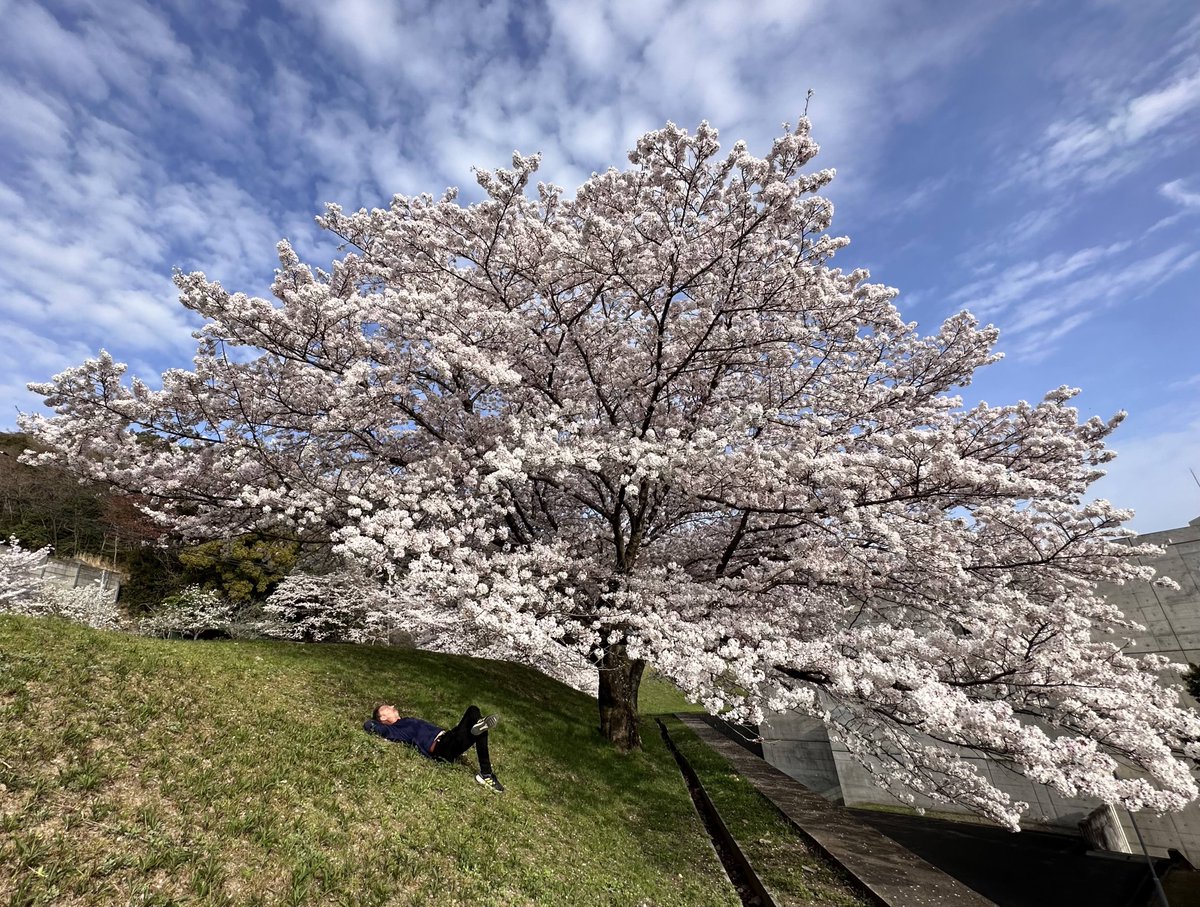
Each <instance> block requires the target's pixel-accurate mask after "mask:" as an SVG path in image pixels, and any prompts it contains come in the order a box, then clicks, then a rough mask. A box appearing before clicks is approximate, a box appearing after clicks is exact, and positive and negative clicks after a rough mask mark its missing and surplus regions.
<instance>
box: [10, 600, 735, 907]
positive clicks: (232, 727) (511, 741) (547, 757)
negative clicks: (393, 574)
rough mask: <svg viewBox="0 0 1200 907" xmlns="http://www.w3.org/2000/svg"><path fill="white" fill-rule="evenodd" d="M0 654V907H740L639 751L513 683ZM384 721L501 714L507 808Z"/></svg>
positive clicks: (210, 651)
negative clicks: (367, 724) (379, 724)
mask: <svg viewBox="0 0 1200 907" xmlns="http://www.w3.org/2000/svg"><path fill="white" fill-rule="evenodd" d="M0 651H2V652H3V653H4V658H2V659H0V740H3V741H4V747H3V748H4V753H3V759H2V761H0V784H3V785H5V786H6V789H5V794H4V798H5V800H4V802H5V808H4V810H3V811H2V812H3V814H2V815H0V903H8V902H9V901H15V902H18V903H87V904H128V903H151V902H153V903H162V904H166V903H187V904H196V905H214V904H226V903H238V904H252V903H261V904H268V903H269V904H277V903H295V904H314V905H316V904H322V905H323V904H363V905H383V904H407V903H427V902H436V903H471V904H480V905H497V907H499V905H560V904H561V905H577V904H588V905H606V904H612V905H622V907H625V905H630V904H642V903H645V904H654V905H657V907H669V905H680V907H682V905H697V907H710V905H711V907H718V905H720V907H735V905H736V904H737V903H738V901H737V897H736V895H735V893H734V892H733V890H732V889H731V888H730V886H729V884H728V882H727V881H726V879H725V877H724V874H723V872H722V871H721V869H720V866H719V865H718V863H717V862H716V860H715V858H714V856H713V853H712V849H711V847H710V845H709V842H708V839H707V836H706V835H705V833H704V831H703V829H702V827H701V826H700V824H699V821H698V820H697V818H696V815H695V811H694V810H693V808H692V804H691V802H690V800H689V798H688V795H687V791H686V788H685V786H684V784H683V782H682V779H681V777H680V775H679V771H678V769H677V768H676V766H675V764H674V760H673V759H672V758H671V756H670V754H669V753H668V752H667V750H666V748H665V746H664V745H663V743H662V740H661V738H660V737H659V735H658V733H657V727H656V726H655V725H653V724H650V725H648V726H646V727H645V728H644V729H643V738H644V740H645V742H646V745H645V749H644V750H643V751H640V752H635V753H631V754H628V755H621V754H619V753H618V752H616V751H615V750H614V749H613V748H612V747H611V746H609V745H608V744H607V743H606V742H605V741H604V739H603V738H602V737H601V736H600V734H599V733H598V732H596V730H595V729H594V725H595V709H596V704H595V701H594V700H592V699H590V698H589V697H587V696H585V695H583V694H581V693H577V692H575V691H574V690H571V689H569V688H568V687H565V686H563V685H562V684H559V683H557V682H555V681H553V680H551V679H549V678H547V677H545V676H543V675H541V674H538V673H537V672H535V671H532V670H530V669H528V668H524V667H521V666H518V665H512V664H507V663H502V662H491V661H483V660H479V659H472V658H464V657H455V656H445V655H436V654H433V653H429V652H423V651H417V650H408V649H391V648H377V647H367V646H352V645H342V644H328V645H319V646H316V645H300V644H295V643H282V642H266V641H228V642H225V641H221V642H205V643H192V642H185V641H179V640H157V639H147V638H143V637H134V636H126V635H121V634H116V633H103V632H97V631H91V630H87V629H85V628H81V627H77V626H73V625H70V624H67V623H64V622H61V621H55V620H35V619H29V618H17V617H0ZM383 698H386V699H391V700H393V701H394V702H395V703H396V704H397V705H398V706H399V707H400V708H401V710H402V711H404V712H405V713H407V714H415V715H421V716H423V717H426V718H429V719H430V720H433V721H436V722H438V723H440V724H443V725H445V724H450V723H452V722H454V721H455V720H457V718H458V717H459V715H460V714H461V711H462V709H463V708H464V707H465V706H466V705H467V704H468V703H470V702H475V703H477V704H478V705H479V706H480V707H481V708H483V709H484V710H485V711H495V712H499V713H500V714H501V715H502V717H503V720H502V723H501V725H500V727H499V728H497V730H496V731H495V732H494V733H493V740H492V757H493V762H494V764H495V766H496V771H497V773H498V774H499V776H500V778H501V779H502V780H503V781H504V784H505V785H506V787H507V788H508V792H507V793H505V794H503V795H495V794H492V793H490V792H488V791H485V790H484V789H483V788H481V787H480V786H479V785H477V784H476V783H475V782H474V779H473V773H474V771H473V769H471V768H469V767H467V766H464V765H442V764H438V763H434V762H431V761H429V760H427V759H424V758H423V757H421V756H420V755H419V754H417V753H416V752H414V751H413V750H411V749H408V748H406V747H402V746H399V745H396V744H391V743H388V742H386V741H384V740H381V739H379V738H376V737H370V736H368V735H366V734H364V733H363V732H362V722H363V720H364V719H365V718H366V717H367V715H368V714H369V712H370V709H371V705H372V703H373V702H374V701H376V700H378V699H383ZM151 896H152V897H153V898H154V900H153V901H149V900H147V898H148V897H151Z"/></svg>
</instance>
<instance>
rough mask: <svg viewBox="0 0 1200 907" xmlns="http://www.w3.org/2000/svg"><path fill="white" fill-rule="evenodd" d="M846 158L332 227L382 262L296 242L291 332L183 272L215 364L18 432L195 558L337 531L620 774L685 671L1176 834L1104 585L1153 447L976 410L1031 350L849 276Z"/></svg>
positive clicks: (939, 772)
mask: <svg viewBox="0 0 1200 907" xmlns="http://www.w3.org/2000/svg"><path fill="white" fill-rule="evenodd" d="M816 151H817V146H816V144H815V143H814V142H813V141H812V139H811V138H810V136H809V128H808V124H807V122H805V121H802V122H801V123H800V124H799V126H798V127H797V128H796V129H795V130H785V133H784V134H783V135H781V136H780V137H779V138H778V139H776V140H775V142H774V143H773V145H772V146H771V148H770V149H769V151H768V152H767V153H766V155H765V156H763V157H756V156H753V155H751V154H750V153H749V152H748V150H747V149H746V147H745V146H744V145H743V144H741V143H738V144H736V145H734V146H733V148H732V149H731V150H730V151H729V152H727V153H724V154H722V153H721V152H720V148H719V145H718V141H717V135H716V132H715V130H713V129H711V128H710V127H709V126H707V125H706V124H704V125H701V127H700V128H699V129H698V130H697V131H696V132H695V133H694V134H690V133H688V132H687V131H685V130H682V129H679V128H676V127H675V126H673V125H668V126H667V127H666V128H664V129H661V130H658V131H656V132H652V133H649V134H647V135H645V136H643V137H642V138H641V139H640V140H639V141H638V143H637V146H636V148H635V149H634V150H633V151H632V152H631V153H630V155H629V161H630V166H629V167H627V168H626V169H624V170H618V169H615V168H614V169H609V170H607V171H605V172H603V173H599V174H595V175H593V176H592V177H591V178H590V179H589V180H588V181H587V182H586V183H584V185H582V186H581V187H579V189H578V190H577V192H576V193H575V196H574V198H569V197H567V196H566V195H565V194H564V193H563V191H562V189H561V188H560V187H557V186H553V185H549V184H545V183H537V184H536V185H535V184H534V182H533V177H534V173H535V171H536V170H537V167H538V157H537V156H532V157H523V156H521V155H514V156H513V161H512V167H511V168H510V169H502V170H497V171H494V172H493V171H485V170H480V171H477V179H478V182H479V184H480V186H481V187H482V190H483V192H484V198H483V200H482V201H480V202H478V203H476V204H471V205H462V204H460V203H459V202H458V200H457V197H456V193H455V192H454V191H450V192H447V193H446V195H444V196H443V197H442V198H440V199H434V198H433V197H431V196H427V195H426V196H419V197H405V196H396V198H395V199H394V200H393V201H392V203H391V206H390V207H388V208H386V209H382V210H373V211H366V210H364V211H359V212H357V213H353V214H346V213H344V212H343V211H342V210H341V209H339V208H338V207H336V206H331V207H330V208H329V209H328V212H327V213H326V215H325V216H324V217H323V218H321V219H320V223H321V224H322V225H323V226H324V227H326V228H327V229H328V230H330V231H332V232H333V233H334V234H336V235H337V236H338V237H340V238H341V240H342V241H343V242H344V243H345V244H346V246H348V247H349V249H350V251H349V252H348V253H347V254H346V255H345V256H344V257H343V258H341V259H340V260H338V261H336V262H335V263H334V265H333V268H332V270H331V271H329V272H328V273H326V272H323V271H315V272H314V271H313V270H312V269H311V268H309V267H308V266H306V265H304V264H302V263H301V262H300V260H299V259H298V257H297V256H296V254H295V253H294V252H293V250H292V249H291V247H290V246H289V245H288V244H287V243H282V244H281V245H280V262H281V267H280V269H279V271H278V272H277V274H276V279H275V282H274V285H273V292H274V295H275V297H276V301H275V302H270V301H266V300H263V299H256V298H249V297H247V296H245V295H242V294H230V293H229V292H227V291H226V290H225V289H223V288H222V287H221V286H220V285H219V284H217V283H214V282H212V281H209V280H208V279H206V278H205V277H204V275H202V274H187V275H184V274H180V275H178V276H177V278H176V283H177V285H178V287H179V292H180V301H181V302H182V304H183V305H185V306H186V307H187V308H189V309H190V310H192V311H193V312H195V313H197V314H199V315H200V316H201V317H202V318H203V319H204V320H205V326H204V327H203V328H202V329H201V330H200V331H199V333H198V338H199V349H198V351H197V355H196V357H195V360H194V362H195V367H194V370H192V371H183V370H172V371H170V372H168V373H166V374H165V375H164V376H163V379H162V389H161V390H155V389H153V388H151V387H150V386H149V385H147V384H145V383H143V382H141V381H138V380H134V381H133V382H132V384H130V385H126V384H124V383H123V380H122V376H123V373H124V366H122V365H120V364H118V363H116V362H114V361H113V359H112V358H111V357H109V356H108V355H107V354H101V355H100V356H99V358H97V359H94V360H90V361H88V362H86V363H84V364H83V365H80V366H79V367H77V368H73V369H69V370H68V371H66V372H63V373H62V374H60V375H58V376H56V377H55V378H54V379H53V381H51V382H49V383H45V384H37V385H31V387H32V388H33V389H34V390H36V391H37V392H39V393H41V394H43V395H44V396H45V398H46V402H47V404H48V405H49V406H51V407H53V408H54V410H55V411H56V413H57V416H56V417H55V418H50V419H47V418H41V417H31V418H28V419H26V420H25V421H24V423H23V424H24V426H25V428H26V429H27V430H29V431H32V432H33V433H34V434H35V435H36V436H37V438H38V440H39V441H40V442H41V443H42V444H44V445H46V446H47V448H48V449H49V450H51V451H52V453H51V454H48V455H46V457H47V458H50V457H55V458H58V459H65V460H67V461H69V462H71V463H74V464H75V465H76V467H77V468H79V469H81V470H84V471H85V472H87V473H88V474H89V475H90V476H91V477H92V478H95V479H98V480H102V481H106V482H109V483H111V484H114V485H117V486H121V487H124V488H127V489H131V490H136V491H139V492H144V493H145V494H146V495H147V498H146V501H147V506H148V507H149V508H150V509H151V510H152V511H153V512H154V513H156V514H157V515H158V517H159V518H160V519H161V520H162V521H163V522H164V523H169V524H171V525H172V526H174V527H175V528H176V529H177V530H179V531H181V532H183V533H185V534H187V533H190V534H192V535H194V536H196V537H213V536H229V535H233V534H235V533H238V532H248V531H252V530H261V531H264V532H271V531H275V532H279V533H280V534H284V535H286V536H287V537H289V538H299V539H304V538H306V537H309V538H311V537H313V536H316V537H318V538H325V539H328V540H329V541H330V542H332V543H333V544H334V546H336V548H337V549H338V550H339V551H340V552H342V553H344V554H345V555H347V556H349V557H351V558H353V559H355V560H356V561H358V562H359V563H360V564H361V565H362V567H363V569H366V570H370V571H378V572H379V573H381V574H383V575H385V576H387V577H388V578H389V583H390V584H391V585H392V587H393V588H394V589H402V590H404V593H405V595H404V596H396V600H397V601H400V602H406V601H411V600H413V599H420V600H421V601H423V602H425V603H427V604H428V605H429V606H431V607H432V606H436V607H438V608H444V609H446V611H447V612H448V614H449V615H451V616H452V617H453V618H454V619H456V620H457V619H462V620H463V621H465V622H467V623H468V624H470V625H471V626H475V627H478V628H480V629H481V630H482V631H485V632H487V633H490V634H494V635H495V636H498V637H507V638H508V639H510V640H512V641H513V645H514V646H519V647H520V649H521V651H522V653H523V654H524V656H525V657H527V658H531V659H536V658H538V657H541V656H542V655H547V656H549V653H552V652H554V651H556V650H557V649H560V648H561V649H565V650H566V651H568V652H569V653H572V654H573V656H574V657H576V658H578V659H582V660H585V661H586V662H588V663H590V664H592V665H593V666H595V668H596V669H597V672H598V673H597V681H598V695H599V711H600V727H601V730H602V732H603V733H604V734H605V735H606V736H607V737H608V738H609V739H610V740H612V741H613V742H614V743H615V744H617V745H618V746H620V747H625V748H628V747H635V746H638V745H639V731H638V727H639V723H638V715H637V694H638V686H639V683H640V679H641V676H642V671H643V669H644V667H645V665H646V663H647V661H651V662H653V663H654V664H655V665H656V666H657V667H658V668H659V669H660V670H661V671H662V672H663V673H665V674H667V675H668V676H670V677H671V678H673V679H674V680H676V681H677V682H678V683H680V684H681V685H682V687H683V688H684V689H685V690H686V691H687V692H688V693H690V694H691V695H692V696H693V697H695V698H697V699H698V700H700V701H702V702H703V703H704V704H705V705H706V706H707V707H708V708H709V709H711V710H713V711H716V712H726V713H728V714H730V715H731V716H732V717H742V718H750V719H754V718H757V717H760V716H761V714H762V712H763V710H764V709H797V710H800V711H802V712H806V713H809V714H814V715H818V716H821V717H823V718H825V719H826V720H827V721H828V722H830V725H831V730H832V732H833V733H834V734H836V735H838V736H840V737H841V738H842V739H843V740H845V742H846V744H847V745H848V746H849V747H850V749H851V751H852V752H854V753H855V754H857V755H858V756H859V757H860V758H862V759H864V761H865V762H866V763H867V764H869V765H871V766H873V767H875V770H876V771H878V772H879V773H880V775H881V779H882V780H883V781H884V782H885V783H886V784H889V785H892V786H899V787H908V788H911V789H915V790H917V791H921V792H924V793H927V794H929V795H931V796H934V797H941V798H943V799H946V798H948V799H953V800H957V801H959V802H961V803H964V804H966V805H968V806H970V807H972V808H974V809H976V810H978V811H979V812H981V813H983V814H986V815H989V816H992V817H993V818H995V819H997V820H998V821H1001V822H1004V823H1007V824H1010V825H1015V824H1016V822H1017V820H1018V817H1019V815H1020V813H1021V811H1022V809H1023V808H1024V804H1019V803H1018V804H1014V803H1012V802H1010V801H1009V799H1008V797H1007V796H1006V795H1005V794H1003V793H1002V792H1001V791H999V790H997V789H996V788H995V787H994V786H993V785H992V784H991V783H990V782H989V781H988V779H987V778H986V777H984V776H983V775H981V774H979V773H978V772H976V771H975V770H974V769H973V768H972V767H971V766H970V764H969V763H968V762H965V761H962V760H960V759H959V758H958V752H959V749H960V748H962V747H966V748H969V749H972V750H974V751H979V752H984V753H987V754H989V755H991V756H992V757H994V758H995V759H998V760H1001V761H1003V762H1005V763H1006V764H1009V765H1012V766H1014V767H1015V768H1017V769H1019V770H1021V771H1023V772H1025V773H1026V774H1027V775H1028V776H1029V777H1031V778H1033V779H1034V780H1037V781H1042V782H1046V783H1049V784H1053V785H1055V786H1056V787H1057V788H1058V789H1059V790H1062V791H1064V792H1066V793H1068V794H1072V795H1080V796H1095V797H1098V798H1100V799H1104V800H1109V801H1114V802H1119V803H1121V804H1123V805H1125V806H1127V807H1129V808H1131V809H1141V808H1152V809H1158V810H1166V809H1174V808H1178V807H1180V806H1182V805H1183V804H1185V803H1186V802H1187V801H1188V800H1189V799H1190V798H1192V797H1193V796H1194V795H1195V794H1196V785H1195V783H1194V782H1193V780H1192V777H1191V775H1190V773H1189V772H1188V769H1187V766H1186V764H1185V763H1184V762H1183V761H1182V759H1181V758H1179V756H1180V754H1181V752H1182V751H1183V750H1184V748H1185V747H1192V746H1194V744H1192V743H1191V742H1190V741H1193V740H1195V739H1197V738H1198V737H1200V724H1198V723H1197V720H1196V718H1195V716H1194V715H1193V714H1192V713H1190V712H1188V711H1185V710H1183V709H1181V708H1179V706H1178V703H1177V701H1176V697H1175V694H1174V693H1173V692H1171V691H1169V690H1166V689H1165V688H1163V687H1160V686H1159V685H1158V683H1157V681H1156V674H1157V672H1158V670H1159V669H1160V667H1161V662H1160V661H1159V660H1158V659H1154V658H1149V657H1148V658H1144V659H1135V658H1131V657H1129V656H1128V655H1126V653H1125V651H1124V647H1123V646H1124V641H1123V638H1122V634H1123V633H1126V631H1128V629H1129V628H1130V626H1131V625H1130V624H1129V623H1128V622H1127V621H1126V620H1125V619H1124V618H1123V617H1122V615H1121V614H1120V613H1118V612H1117V611H1116V610H1115V609H1114V608H1113V607H1111V606H1110V605H1108V604H1107V603H1106V602H1105V600H1104V599H1103V598H1102V597H1101V596H1099V595H1098V594H1097V592H1096V586H1097V583H1098V582H1101V581H1104V582H1117V583H1124V582H1144V581H1147V580H1149V579H1150V578H1151V571H1149V570H1148V569H1145V568H1142V567H1139V566H1137V565H1136V563H1135V561H1134V560H1133V558H1135V557H1137V556H1140V555H1145V554H1148V553H1150V549H1146V548H1140V547H1129V546H1127V545H1126V544H1125V539H1126V536H1128V535H1129V533H1128V532H1126V531H1125V530H1123V529H1122V528H1121V527H1122V523H1123V522H1124V521H1125V520H1127V519H1128V518H1129V516H1130V514H1129V512H1128V511H1122V510H1118V509H1116V508H1114V507H1112V506H1110V505H1109V504H1108V503H1106V502H1103V501H1101V502H1093V503H1085V494H1086V491H1087V488H1088V486H1089V484H1090V483H1091V482H1092V481H1094V480H1095V479H1096V478H1097V477H1099V476H1100V475H1102V474H1103V471H1102V466H1103V464H1104V463H1105V462H1106V461H1107V460H1109V459H1110V458H1111V456H1112V455H1111V453H1109V452H1108V451H1106V449H1105V439H1106V438H1107V437H1108V435H1109V434H1110V433H1111V432H1112V431H1113V429H1114V428H1115V427H1116V426H1117V424H1118V423H1119V422H1120V420H1121V418H1122V416H1121V415H1118V416H1116V417H1114V418H1113V419H1111V420H1108V421H1103V420H1100V419H1098V418H1093V419H1090V420H1088V421H1086V422H1083V423H1080V422H1079V421H1078V414H1077V412H1076V411H1075V409H1073V408H1072V407H1071V406H1070V401H1071V398H1072V397H1073V396H1074V395H1075V393H1076V392H1075V391H1073V390H1071V389H1068V388H1059V389H1057V390H1054V391H1051V392H1050V393H1049V394H1048V395H1047V396H1046V397H1045V399H1044V400H1042V401H1041V402H1039V403H1035V404H1029V403H1025V402H1021V403H1017V404H1015V405H1008V406H991V405H988V404H979V405H977V406H974V407H970V408H965V407H964V406H963V403H962V400H961V398H960V397H958V396H957V395H956V392H955V389H956V388H958V387H962V386H965V385H967V384H969V383H970V381H971V378H972V375H973V373H974V372H975V370H976V369H977V368H980V367H983V366H986V365H987V364H988V363H990V362H993V361H994V360H995V359H996V358H998V357H997V356H996V354H995V353H994V352H993V345H994V343H995V341H996V338H997V331H996V330H995V329H994V328H992V327H985V328H980V327H979V326H978V325H977V324H976V322H975V320H974V319H973V318H972V317H971V316H970V315H969V314H968V313H965V312H964V313H960V314H958V315H955V316H954V317H952V318H950V319H949V320H948V321H946V322H945V324H943V325H942V326H941V327H940V328H939V329H938V330H936V331H935V332H934V333H933V334H932V335H929V336H925V335H922V334H920V333H919V332H918V331H917V330H916V326H915V325H914V324H910V323H907V322H905V321H904V319H903V318H902V317H901V316H900V314H899V312H898V311H897V310H896V308H895V307H894V306H893V304H892V300H893V298H894V296H895V295H896V291H895V290H892V289H890V288H888V287H886V286H881V285H878V284H872V283H870V282H868V275H867V273H866V272H865V271H861V270H849V271H844V270H839V269H836V268H834V267H832V265H831V263H830V259H831V257H832V256H833V255H834V253H835V252H836V251H837V250H839V249H841V248H842V247H843V246H844V245H845V244H846V240H844V239H838V238H834V237H831V236H829V235H828V234H827V233H826V230H827V229H828V227H829V224H830V217H831V212H832V207H831V205H830V204H829V203H828V202H827V201H826V200H824V199H823V198H821V197H820V196H819V195H817V194H816V192H817V191H818V190H820V189H821V187H822V186H824V185H825V184H826V183H827V182H828V181H829V180H830V179H831V178H832V176H833V174H832V171H828V170H824V171H817V172H814V173H806V172H805V170H804V168H805V166H806V165H807V164H808V162H809V161H810V160H811V159H812V157H813V155H814V154H815V153H816ZM231 348H238V350H237V354H236V355H231V354H230V349H231ZM148 435H149V436H153V437H156V438H158V441H157V442H156V443H148V442H147V441H146V437H147V436H148ZM1123 765H1124V766H1131V767H1132V768H1133V769H1134V770H1135V771H1134V772H1133V773H1132V774H1130V773H1127V772H1124V771H1122V774H1121V775H1120V776H1118V774H1117V770H1118V769H1119V768H1121V767H1122V766H1123Z"/></svg>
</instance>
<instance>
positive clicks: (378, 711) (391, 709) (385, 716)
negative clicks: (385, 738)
mask: <svg viewBox="0 0 1200 907" xmlns="http://www.w3.org/2000/svg"><path fill="white" fill-rule="evenodd" d="M371 717H372V718H374V719H375V720H376V721H378V722H379V723H380V724H395V723H396V722H397V721H399V720H400V713H399V712H398V711H397V710H396V707H395V706H394V705H388V704H387V703H386V702H377V703H375V711H374V712H372V713H371Z"/></svg>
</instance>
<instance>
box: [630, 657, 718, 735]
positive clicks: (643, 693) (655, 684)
mask: <svg viewBox="0 0 1200 907" xmlns="http://www.w3.org/2000/svg"><path fill="white" fill-rule="evenodd" d="M638 711H639V712H641V713H642V714H643V715H669V714H671V713H672V712H700V713H701V714H703V713H704V706H702V705H696V704H695V703H694V702H688V701H687V699H685V698H684V695H683V693H681V692H680V691H679V687H677V686H675V684H673V683H671V681H669V680H667V678H665V677H663V676H662V675H661V674H659V673H658V672H657V671H655V670H654V669H653V668H647V669H646V673H645V675H644V676H643V677H642V685H641V686H640V687H639V688H638ZM649 727H650V728H651V729H653V730H654V731H655V732H656V731H657V728H658V725H655V724H651V725H650V726H649Z"/></svg>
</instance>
